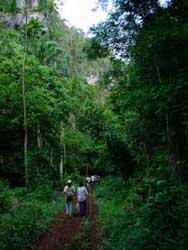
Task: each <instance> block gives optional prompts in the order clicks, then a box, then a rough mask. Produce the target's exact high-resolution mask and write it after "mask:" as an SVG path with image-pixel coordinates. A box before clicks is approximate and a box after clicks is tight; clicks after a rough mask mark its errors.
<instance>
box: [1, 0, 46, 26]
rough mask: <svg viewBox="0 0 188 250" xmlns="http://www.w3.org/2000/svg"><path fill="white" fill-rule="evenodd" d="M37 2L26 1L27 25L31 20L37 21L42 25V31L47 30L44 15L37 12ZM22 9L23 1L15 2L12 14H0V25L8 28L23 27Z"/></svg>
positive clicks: (23, 16) (24, 20) (17, 0)
mask: <svg viewBox="0 0 188 250" xmlns="http://www.w3.org/2000/svg"><path fill="white" fill-rule="evenodd" d="M38 1H39V0H28V13H27V20H28V23H29V22H30V21H31V19H32V18H34V19H37V20H39V21H40V22H41V23H42V24H43V27H44V30H47V21H46V18H45V16H44V13H42V12H41V11H39V10H38V5H39V2H38ZM24 7H25V0H16V11H15V12H14V13H10V12H3V11H1V12H0V23H1V24H2V25H4V26H6V27H8V28H15V27H19V26H23V25H24V24H25V23H26V18H25V15H24Z"/></svg>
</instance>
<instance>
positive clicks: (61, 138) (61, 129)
mask: <svg viewBox="0 0 188 250" xmlns="http://www.w3.org/2000/svg"><path fill="white" fill-rule="evenodd" d="M63 136H64V128H63V122H61V128H60V178H62V177H63Z"/></svg>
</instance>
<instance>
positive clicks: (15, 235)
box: [0, 182, 63, 250]
mask: <svg viewBox="0 0 188 250" xmlns="http://www.w3.org/2000/svg"><path fill="white" fill-rule="evenodd" d="M62 208H63V199H62V197H61V195H60V194H59V193H58V192H56V191H54V190H53V188H52V186H51V183H49V182H46V183H45V182H44V183H41V184H40V185H39V186H38V187H37V188H35V190H33V191H30V192H27V190H26V189H25V188H15V189H10V188H9V187H8V186H7V185H6V184H4V183H3V182H0V249H1V250H26V249H30V247H31V245H32V244H33V243H34V241H35V240H37V239H38V237H39V236H40V235H41V233H43V232H44V231H45V230H46V229H47V227H48V225H49V224H50V223H51V222H52V221H53V220H54V218H55V215H56V214H57V213H58V211H59V210H61V209H62Z"/></svg>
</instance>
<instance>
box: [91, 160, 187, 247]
mask: <svg viewBox="0 0 188 250" xmlns="http://www.w3.org/2000/svg"><path fill="white" fill-rule="evenodd" d="M157 166H158V168H157V170H156V171H155V175H153V176H150V177H149V176H148V177H145V178H143V179H142V180H141V179H131V180H130V181H129V184H128V183H125V182H124V181H123V180H121V179H119V178H115V177H114V176H113V177H112V178H110V179H109V178H108V179H105V180H104V181H103V182H102V184H101V185H100V186H98V187H97V190H96V198H97V200H98V204H99V208H100V217H99V218H100V221H101V226H102V229H103V233H104V247H103V249H108V250H109V249H111V250H113V249H135V250H137V249H138V250H139V249H150V250H152V249H156V248H158V249H165V250H168V249H186V244H187V236H186V235H187V225H186V223H187V219H188V218H187V216H185V214H184V211H185V210H186V206H187V202H185V200H186V198H185V197H186V196H187V188H186V187H179V184H178V183H177V181H176V180H175V179H174V176H173V168H171V167H169V168H168V171H166V175H165V176H164V173H163V174H162V172H161V171H164V167H166V163H163V165H162V163H161V161H160V164H159V163H157ZM167 174H168V177H167ZM183 214H184V221H182V215H183Z"/></svg>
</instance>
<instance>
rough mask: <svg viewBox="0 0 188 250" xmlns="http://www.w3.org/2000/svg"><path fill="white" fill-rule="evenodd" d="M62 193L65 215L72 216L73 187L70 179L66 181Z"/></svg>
mask: <svg viewBox="0 0 188 250" xmlns="http://www.w3.org/2000/svg"><path fill="white" fill-rule="evenodd" d="M63 193H64V194H65V198H66V215H69V216H72V211H73V197H74V193H75V188H74V187H73V186H72V181H71V180H68V181H67V185H66V186H65V188H64V191H63Z"/></svg>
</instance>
